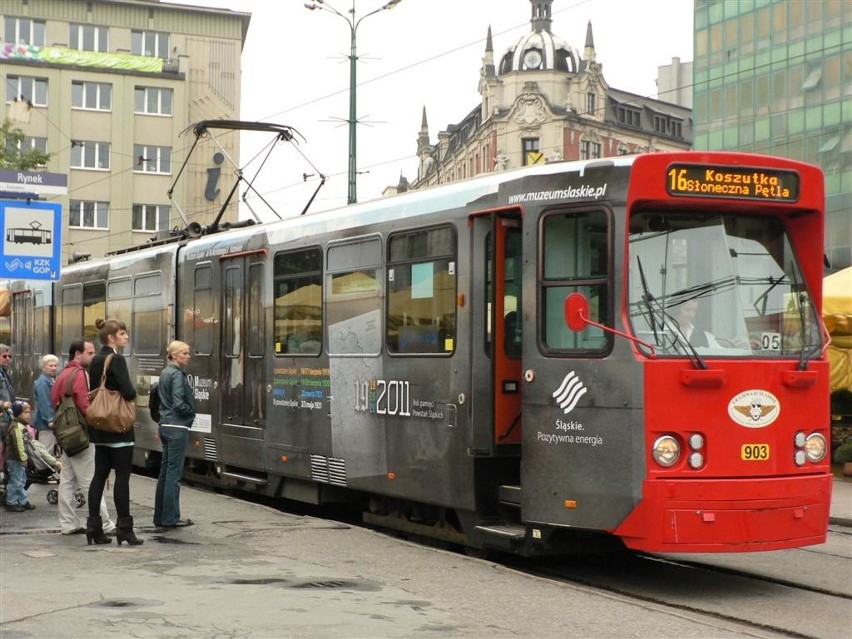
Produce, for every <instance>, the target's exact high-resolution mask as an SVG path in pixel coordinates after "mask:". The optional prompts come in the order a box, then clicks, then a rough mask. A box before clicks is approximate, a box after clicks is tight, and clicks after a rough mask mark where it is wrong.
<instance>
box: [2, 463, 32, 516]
mask: <svg viewBox="0 0 852 639" xmlns="http://www.w3.org/2000/svg"><path fill="white" fill-rule="evenodd" d="M6 470H8V471H9V483H8V484H7V485H6V503H7V504H9V505H10V506H23V505H24V504H26V503H27V491H26V488H24V487H25V486H26V485H27V465H26V464H25V463H24V462H19V461H18V460H17V459H7V460H6Z"/></svg>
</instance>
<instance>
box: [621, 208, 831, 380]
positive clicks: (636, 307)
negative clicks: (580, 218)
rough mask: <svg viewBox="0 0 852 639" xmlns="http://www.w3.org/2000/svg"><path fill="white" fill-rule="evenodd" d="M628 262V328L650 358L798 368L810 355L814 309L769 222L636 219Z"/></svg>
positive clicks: (816, 347)
mask: <svg viewBox="0 0 852 639" xmlns="http://www.w3.org/2000/svg"><path fill="white" fill-rule="evenodd" d="M629 263H630V267H629V294H628V295H629V315H630V322H631V325H632V328H633V331H634V334H635V335H636V336H637V337H638V338H639V339H640V340H642V341H644V342H647V343H649V344H652V345H653V346H654V350H655V352H656V353H657V355H658V356H661V357H665V356H679V357H684V356H686V357H690V358H698V360H700V359H701V358H702V357H704V356H710V357H744V356H750V357H763V358H797V359H799V361H800V363H801V364H802V365H804V364H805V363H806V361H807V359H808V358H813V357H816V356H818V354H819V352H820V348H821V346H822V341H821V340H822V335H821V332H820V328H819V326H820V324H819V320H818V318H817V314H816V309H815V308H814V306H813V304H812V303H811V297H810V294H809V293H808V289H807V286H806V285H805V282H804V279H803V277H802V274H801V270H800V268H799V265H798V262H797V260H796V256H795V254H794V252H793V249H792V246H791V244H790V241H789V239H788V237H787V234H786V232H785V230H784V226H783V224H782V223H781V221H780V220H778V219H775V218H769V217H760V216H743V215H720V214H718V213H688V214H682V213H669V212H665V213H659V212H658V213H640V214H637V215H634V216H633V217H632V218H631V221H630V244H629ZM644 350H645V351H646V352H649V349H644Z"/></svg>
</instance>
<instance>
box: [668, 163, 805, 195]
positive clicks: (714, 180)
mask: <svg viewBox="0 0 852 639" xmlns="http://www.w3.org/2000/svg"><path fill="white" fill-rule="evenodd" d="M666 190H667V191H668V192H669V194H670V195H687V196H692V197H723V198H733V199H741V200H761V201H766V200H770V201H776V202H795V201H797V200H798V199H799V174H798V173H796V172H795V171H782V170H778V169H765V168H750V167H745V166H711V165H707V164H672V165H671V166H670V167H669V170H668V173H666Z"/></svg>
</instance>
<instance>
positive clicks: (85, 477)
mask: <svg viewBox="0 0 852 639" xmlns="http://www.w3.org/2000/svg"><path fill="white" fill-rule="evenodd" d="M94 356H95V345H94V344H93V343H92V342H90V341H88V340H82V339H78V340H74V341H73V342H71V346H70V348H69V350H68V365H67V366H66V367H65V369H64V370H63V371H62V373H60V375H59V377H57V378H56V383H55V384H54V385H53V388H52V389H51V394H50V395H51V400H52V401H53V406H54V407H55V408H58V407H59V404H60V402H61V401H62V398H63V396H64V395H65V391H66V389H67V387H68V381H69V380H72V381H71V397H72V399H73V400H74V404H75V405H76V406H77V408H78V410H79V411H80V416H81V417H82V418H83V419H85V417H86V411H88V410H89V374H88V372H87V369H88V368H89V363H90V362H91V361H92V358H93V357H94ZM59 459H60V461H61V462H62V472H61V473H60V474H59V529H60V531H61V532H62V534H63V535H78V534H83V533H85V532H86V526H85V523H84V522H82V521H81V520H80V518H79V517H78V516H77V511H76V506H77V504H76V497H75V493H77V492H78V491H79V492H82V493H83V494H84V495H87V494H88V493H89V484H91V483H92V476H93V475H94V474H95V447H94V445H92V444H89V446H88V447H86V448H84V449H83V450H81V451H79V452H74V454H73V455H70V456H69V455H68V453H67V452H66V451H64V450H63V451H62V456H61V457H60V458H59ZM86 514H88V513H86ZM101 519H102V520H103V522H104V530H105V531H106V532H107V534H109V533H110V532H111V531H113V530H115V523H113V521H112V520H111V519H110V518H109V512H108V511H107V507H106V500H104V499H103V498H101ZM110 541H112V540H110Z"/></svg>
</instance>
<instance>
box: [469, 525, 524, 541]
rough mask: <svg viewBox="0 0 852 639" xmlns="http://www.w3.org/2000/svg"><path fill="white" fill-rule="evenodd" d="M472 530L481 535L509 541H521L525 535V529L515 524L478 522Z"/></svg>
mask: <svg viewBox="0 0 852 639" xmlns="http://www.w3.org/2000/svg"><path fill="white" fill-rule="evenodd" d="M474 530H476V532H478V533H480V534H482V535H488V536H491V537H500V538H501V539H506V540H511V541H523V540H524V538H525V537H526V535H527V529H526V528H525V527H524V526H519V525H517V524H480V525H478V526H476V527H475V528H474Z"/></svg>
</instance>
